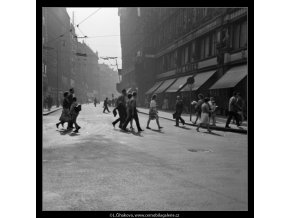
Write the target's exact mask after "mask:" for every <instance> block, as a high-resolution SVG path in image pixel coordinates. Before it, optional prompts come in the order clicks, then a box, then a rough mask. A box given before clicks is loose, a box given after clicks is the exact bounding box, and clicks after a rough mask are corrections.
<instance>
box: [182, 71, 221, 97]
mask: <svg viewBox="0 0 290 218" xmlns="http://www.w3.org/2000/svg"><path fill="white" fill-rule="evenodd" d="M215 72H216V70H212V71H207V72H204V73H198V74H196V76H195V77H194V84H193V86H192V91H195V90H198V89H199V87H201V86H202V85H203V84H204V83H205V82H206V81H207V80H208V79H209V78H210V77H211V76H212V75H213V74H214V73H215ZM180 91H181V92H185V91H190V88H189V87H188V85H186V86H184V87H183V89H181V90H180Z"/></svg>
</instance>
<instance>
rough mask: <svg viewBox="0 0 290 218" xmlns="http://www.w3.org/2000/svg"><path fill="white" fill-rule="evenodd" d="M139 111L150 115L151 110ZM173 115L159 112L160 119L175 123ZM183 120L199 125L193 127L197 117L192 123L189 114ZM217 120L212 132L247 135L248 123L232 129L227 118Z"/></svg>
mask: <svg viewBox="0 0 290 218" xmlns="http://www.w3.org/2000/svg"><path fill="white" fill-rule="evenodd" d="M138 111H139V113H142V114H147V115H148V112H149V109H148V108H141V107H138ZM173 113H174V111H168V112H167V111H162V110H159V111H158V115H159V117H160V118H163V119H167V120H171V121H175V120H174V119H173V117H172V114H173ZM182 118H183V119H184V120H185V124H186V125H190V126H197V125H193V122H194V121H195V119H196V116H195V115H192V117H191V120H192V122H191V121H190V115H189V114H182ZM216 120H217V122H216V126H210V128H211V129H212V130H219V131H225V132H237V133H243V134H247V132H248V123H247V121H244V122H243V123H242V125H241V126H240V127H237V126H236V125H235V124H230V127H231V128H225V125H226V118H224V117H217V119H216ZM197 123H198V121H197Z"/></svg>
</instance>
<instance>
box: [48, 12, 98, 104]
mask: <svg viewBox="0 0 290 218" xmlns="http://www.w3.org/2000/svg"><path fill="white" fill-rule="evenodd" d="M42 19H43V20H42V78H43V96H44V97H46V96H47V95H51V96H52V98H53V103H54V104H58V103H59V104H61V100H62V99H63V92H64V91H68V90H69V89H70V88H74V89H75V93H76V96H77V97H78V100H79V101H80V102H86V101H87V100H88V98H93V97H94V95H97V94H98V91H97V90H98V87H99V81H98V76H99V66H98V54H97V53H95V52H93V51H92V50H91V48H90V47H89V46H88V45H86V44H85V43H84V42H79V41H78V38H79V37H78V36H77V35H76V33H75V27H74V25H73V24H72V23H71V20H70V17H69V15H68V13H67V11H66V8H61V7H44V8H42Z"/></svg>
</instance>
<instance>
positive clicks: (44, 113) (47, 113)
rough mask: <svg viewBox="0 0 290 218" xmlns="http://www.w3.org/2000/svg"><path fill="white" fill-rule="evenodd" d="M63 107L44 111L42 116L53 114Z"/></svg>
mask: <svg viewBox="0 0 290 218" xmlns="http://www.w3.org/2000/svg"><path fill="white" fill-rule="evenodd" d="M60 109H61V108H56V109H54V110H52V111H49V112H42V116H47V115H49V114H51V113H53V112H56V111H58V110H60Z"/></svg>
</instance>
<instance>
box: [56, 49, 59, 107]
mask: <svg viewBox="0 0 290 218" xmlns="http://www.w3.org/2000/svg"><path fill="white" fill-rule="evenodd" d="M58 68H59V63H58V47H57V49H56V106H57V107H59V98H58V91H59V90H58Z"/></svg>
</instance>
